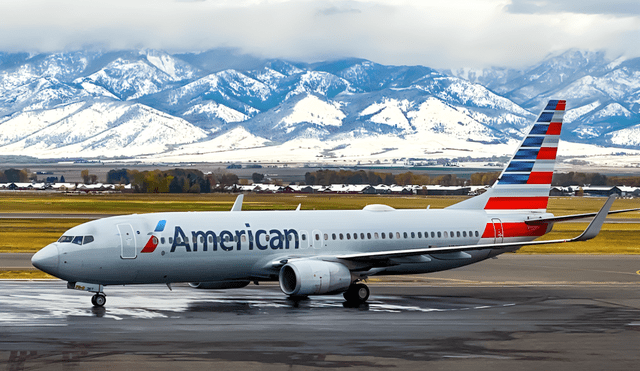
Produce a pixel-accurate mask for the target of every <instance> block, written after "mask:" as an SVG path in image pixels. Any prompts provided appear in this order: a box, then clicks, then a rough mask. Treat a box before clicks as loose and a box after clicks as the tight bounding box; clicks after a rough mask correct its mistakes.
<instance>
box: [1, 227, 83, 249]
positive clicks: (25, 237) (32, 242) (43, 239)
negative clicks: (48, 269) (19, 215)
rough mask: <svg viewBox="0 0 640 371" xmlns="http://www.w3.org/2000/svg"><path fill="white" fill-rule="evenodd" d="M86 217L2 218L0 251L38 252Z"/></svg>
mask: <svg viewBox="0 0 640 371" xmlns="http://www.w3.org/2000/svg"><path fill="white" fill-rule="evenodd" d="M86 221H88V220H86V219H0V253H2V252H14V253H15V252H36V251H38V250H39V249H41V248H43V247H44V246H46V245H48V244H50V243H52V242H55V241H56V240H58V238H60V236H62V234H63V233H64V232H65V231H66V230H68V229H70V228H72V227H75V226H76V225H79V224H82V223H84V222H86Z"/></svg>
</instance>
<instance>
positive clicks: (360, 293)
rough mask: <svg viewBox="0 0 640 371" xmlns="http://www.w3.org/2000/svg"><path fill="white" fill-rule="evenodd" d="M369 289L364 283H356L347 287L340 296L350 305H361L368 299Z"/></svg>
mask: <svg viewBox="0 0 640 371" xmlns="http://www.w3.org/2000/svg"><path fill="white" fill-rule="evenodd" d="M369 294H370V291H369V287H367V285H365V284H364V283H356V284H353V285H351V286H349V289H347V291H345V293H344V294H342V296H344V299H345V300H346V301H347V302H348V303H351V304H362V303H364V302H366V301H367V299H369Z"/></svg>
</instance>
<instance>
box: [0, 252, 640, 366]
mask: <svg viewBox="0 0 640 371" xmlns="http://www.w3.org/2000/svg"><path fill="white" fill-rule="evenodd" d="M524 267H529V268H524ZM481 268H482V269H481ZM638 270H640V256H588V257H584V256H582V257H581V256H554V255H547V256H542V257H540V256H535V255H534V256H526V255H524V256H523V255H507V256H506V258H504V259H503V257H500V259H498V260H489V261H487V262H483V263H479V264H475V265H472V266H469V267H465V268H462V269H458V270H452V271H447V272H441V273H437V274H432V275H421V276H406V277H404V278H403V279H402V280H397V281H394V282H389V281H384V282H376V281H372V282H371V283H370V286H371V291H372V296H371V299H370V301H369V303H368V304H366V305H361V306H359V307H355V308H352V307H348V306H345V304H344V301H343V300H342V297H341V296H318V297H313V298H311V299H308V300H303V301H291V300H289V299H287V298H286V297H285V296H284V295H283V294H282V293H281V292H280V290H279V289H278V287H277V286H275V285H260V286H253V285H252V286H249V287H247V288H245V289H239V290H228V291H221V290H195V289H191V288H189V287H187V286H186V285H175V286H174V287H173V291H169V289H168V288H167V287H166V286H162V285H144V286H127V287H107V289H106V292H107V294H108V297H107V305H106V307H105V308H93V307H91V305H90V303H89V298H90V295H89V294H87V293H84V292H77V291H73V290H67V289H66V285H65V282H62V281H1V282H0V334H1V335H0V367H6V368H7V369H11V370H13V369H16V370H18V369H29V370H39V369H43V370H44V369H47V370H51V369H85V368H86V369H89V368H90V369H129V368H135V369H138V370H147V369H149V370H151V369H153V370H175V369H201V368H205V367H206V368H216V369H249V370H251V369H260V370H280V369H294V370H295V369H327V368H337V369H340V368H345V369H347V368H348V369H349V370H359V369H396V370H397V369H421V370H423V369H427V368H428V369H434V370H438V369H476V370H478V369H479V370H507V369H509V370H512V369H531V370H534V369H535V370H539V369H547V370H553V369H558V370H559V369H563V370H566V369H567V368H571V369H581V370H602V369H608V370H615V369H620V370H623V369H624V370H629V369H635V368H636V367H637V364H638V362H640V354H639V353H638V344H639V343H640V274H638V273H639V272H637V271H638Z"/></svg>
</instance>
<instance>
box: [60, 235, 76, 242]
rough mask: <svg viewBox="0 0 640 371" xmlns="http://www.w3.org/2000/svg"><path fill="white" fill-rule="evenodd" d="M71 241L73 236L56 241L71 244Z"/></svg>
mask: <svg viewBox="0 0 640 371" xmlns="http://www.w3.org/2000/svg"><path fill="white" fill-rule="evenodd" d="M71 241H73V236H62V237H60V239H59V240H58V242H71Z"/></svg>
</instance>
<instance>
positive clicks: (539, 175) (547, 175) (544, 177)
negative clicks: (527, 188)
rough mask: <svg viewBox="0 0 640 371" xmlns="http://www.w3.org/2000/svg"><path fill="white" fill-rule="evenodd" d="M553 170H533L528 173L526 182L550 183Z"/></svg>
mask: <svg viewBox="0 0 640 371" xmlns="http://www.w3.org/2000/svg"><path fill="white" fill-rule="evenodd" d="M551 178H553V171H544V172H542V171H533V172H531V174H529V180H528V181H527V184H551Z"/></svg>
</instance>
